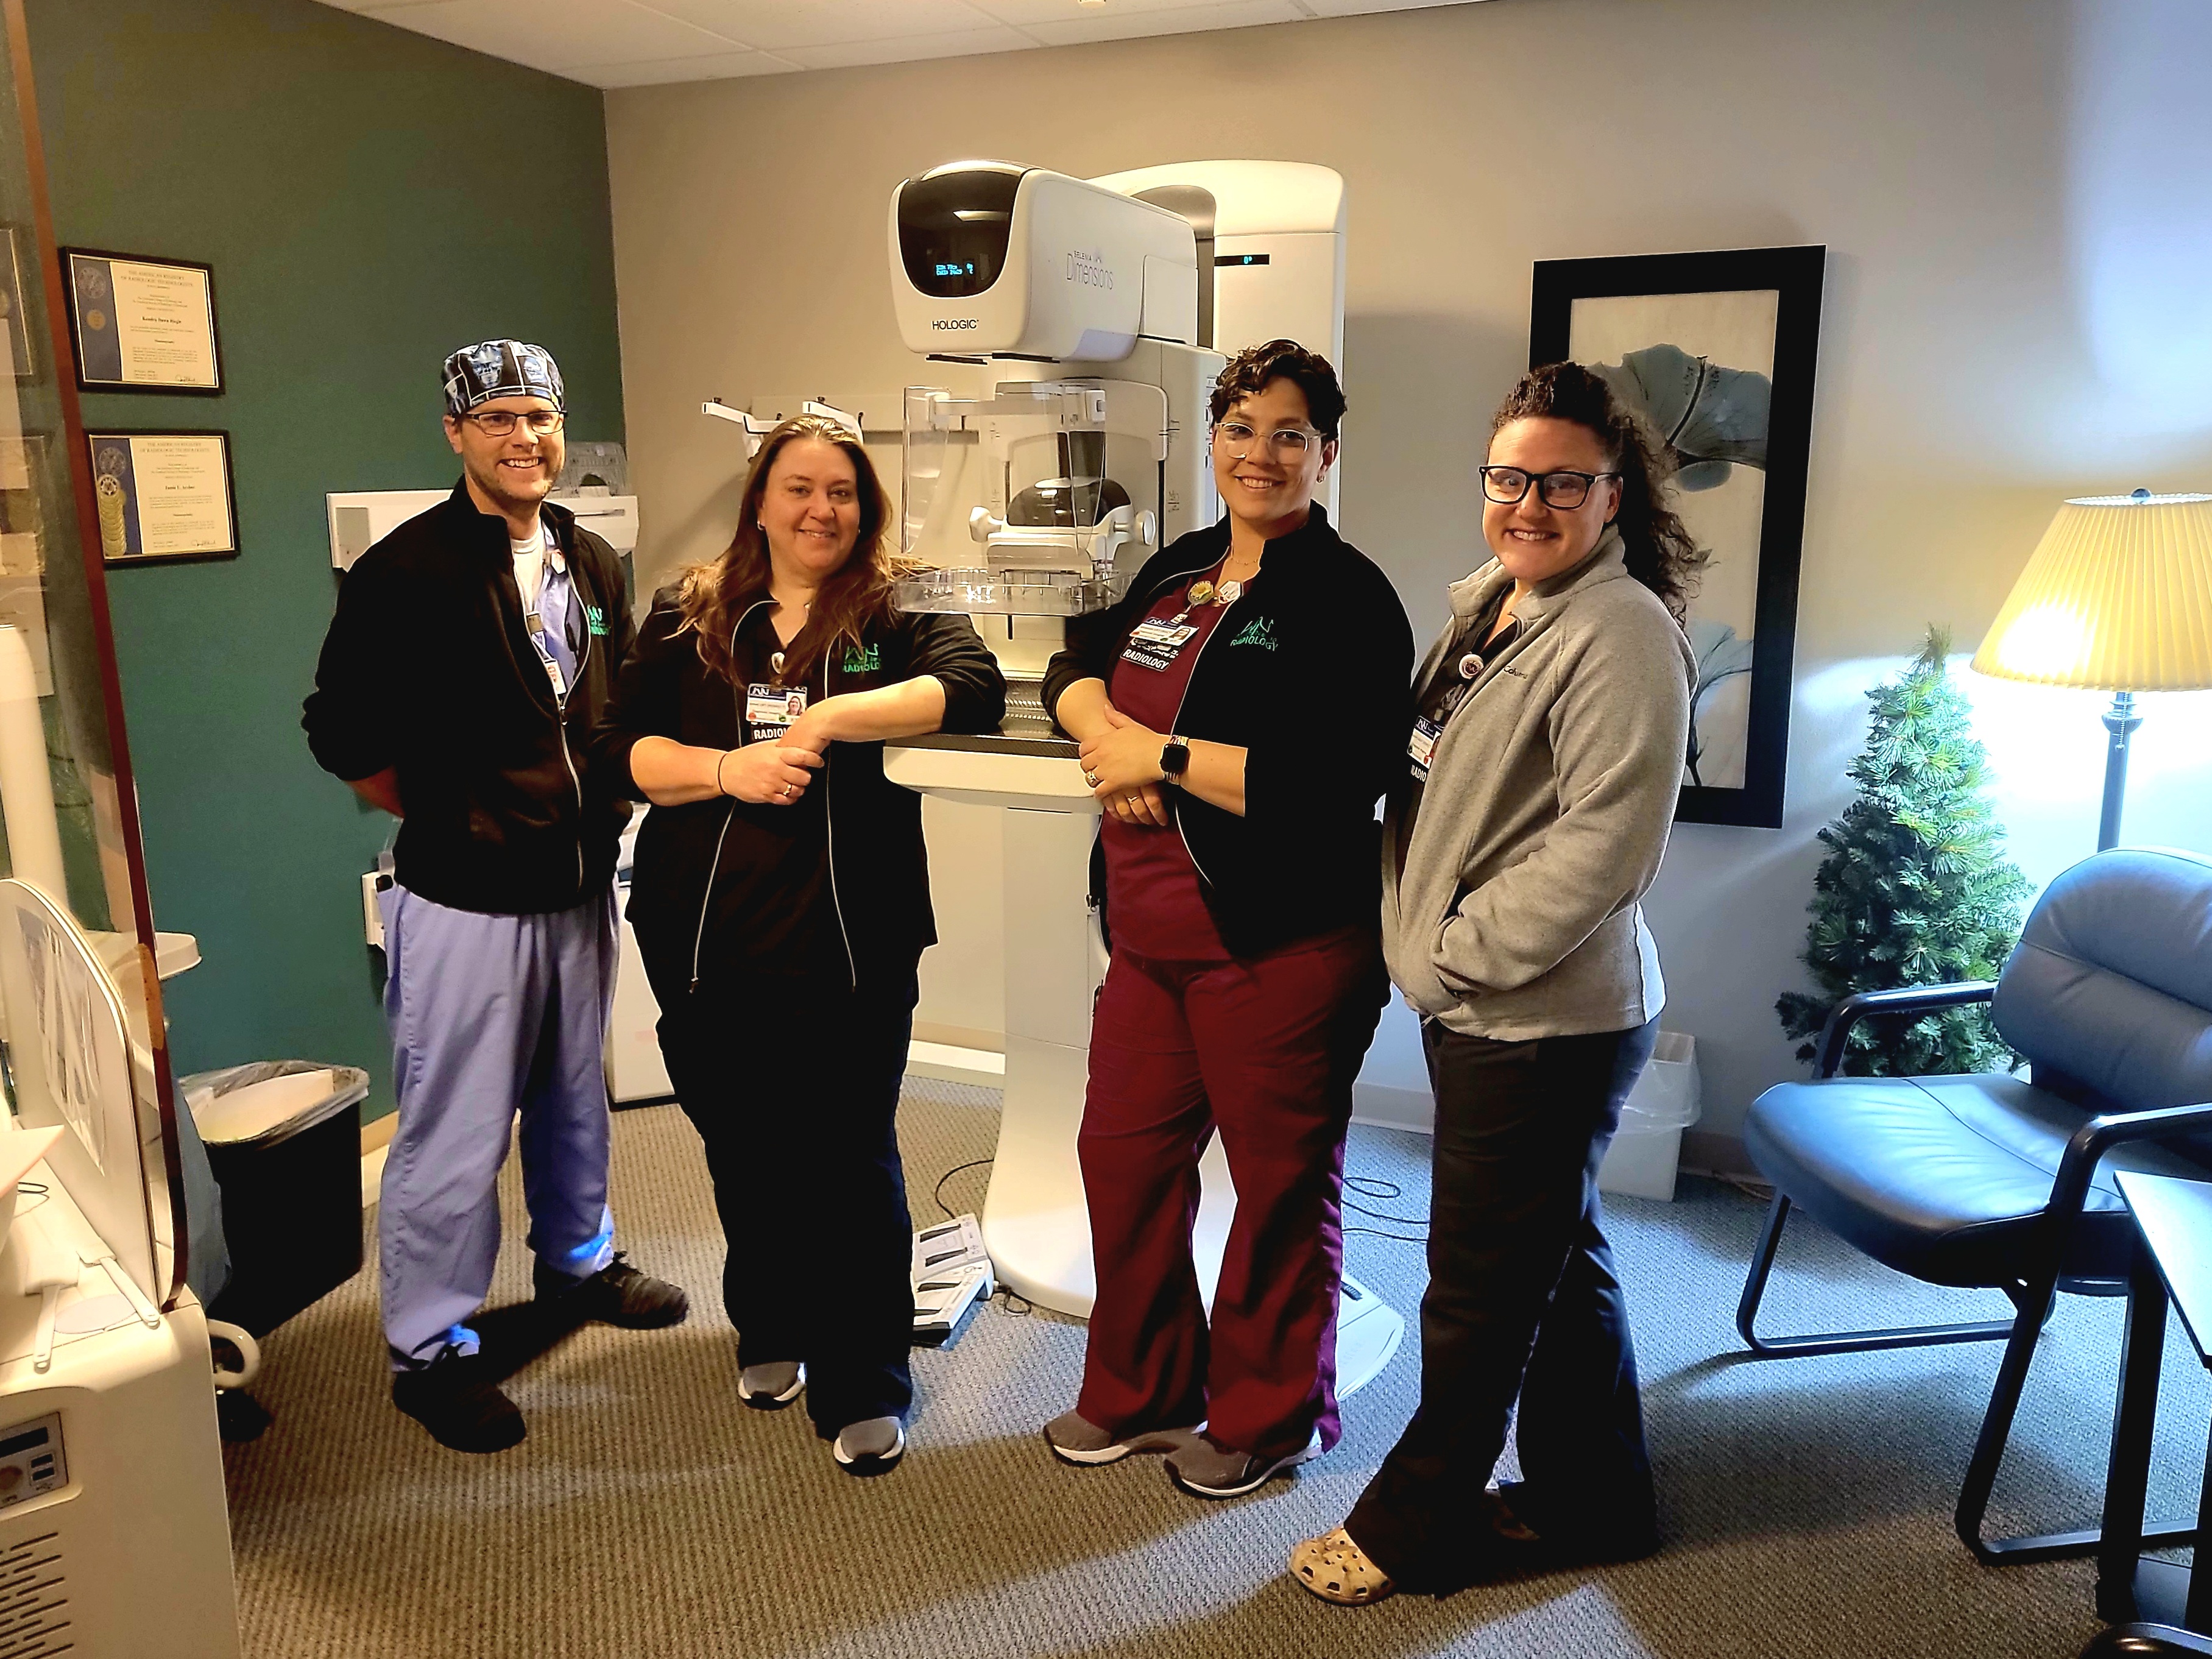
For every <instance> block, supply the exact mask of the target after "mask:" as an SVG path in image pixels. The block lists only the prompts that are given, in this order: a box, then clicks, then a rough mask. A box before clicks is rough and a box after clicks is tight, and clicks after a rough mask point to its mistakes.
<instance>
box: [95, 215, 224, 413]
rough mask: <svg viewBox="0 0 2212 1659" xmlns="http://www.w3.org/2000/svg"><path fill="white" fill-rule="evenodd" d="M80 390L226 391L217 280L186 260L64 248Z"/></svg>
mask: <svg viewBox="0 0 2212 1659" xmlns="http://www.w3.org/2000/svg"><path fill="white" fill-rule="evenodd" d="M61 252H62V265H63V270H64V283H63V287H64V290H65V291H66V292H67V294H68V295H69V307H70V339H71V341H72V342H73V343H75V345H76V383H77V385H78V386H80V387H81V388H82V389H83V390H85V391H87V392H221V391H222V354H221V351H220V349H219V348H218V346H217V343H216V326H215V274H214V272H213V270H211V269H210V267H208V266H206V265H204V264H195V263H194V262H192V261H191V260H189V259H141V258H131V256H129V255H126V254H121V253H102V252H97V251H95V250H93V249H90V248H76V247H71V248H64V249H63V250H62V251H61Z"/></svg>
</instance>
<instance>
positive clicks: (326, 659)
mask: <svg viewBox="0 0 2212 1659" xmlns="http://www.w3.org/2000/svg"><path fill="white" fill-rule="evenodd" d="M538 511H539V514H540V516H541V518H542V519H543V520H544V525H545V533H546V538H547V541H548V544H550V546H552V547H555V548H557V549H558V550H560V552H561V554H562V557H563V558H564V559H565V560H566V561H567V563H568V580H569V581H570V583H571V584H572V585H573V589H574V605H575V607H576V614H577V615H578V616H579V617H580V618H581V622H582V626H581V628H580V629H571V632H570V638H571V639H572V640H578V641H579V643H580V650H579V651H578V653H577V663H576V674H575V681H574V684H573V685H571V686H570V688H569V690H568V697H567V700H566V706H565V708H564V707H563V706H562V703H561V702H557V701H556V698H555V696H554V694H553V685H552V682H551V680H550V678H548V676H547V674H546V672H545V668H544V663H543V662H542V661H541V659H539V657H538V647H536V646H535V645H534V644H533V643H532V641H531V638H530V635H529V634H528V633H527V632H526V631H525V629H524V625H523V612H522V595H521V592H520V589H518V588H517V587H516V586H515V581H514V559H513V549H512V547H511V546H510V544H509V543H508V540H507V521H506V520H503V519H500V518H497V517H495V516H493V515H492V514H489V513H480V512H478V511H477V507H476V503H475V502H474V501H472V500H471V498H470V496H469V494H468V489H467V487H466V485H465V484H458V485H456V486H455V487H454V489H453V495H451V496H449V497H448V498H447V500H446V501H445V502H444V503H443V504H442V505H441V506H438V507H432V508H431V509H430V510H429V511H428V512H427V513H422V514H420V515H418V516H417V517H416V518H412V519H410V520H408V521H407V522H406V523H405V524H404V525H401V526H399V528H398V529H397V530H395V531H393V532H392V533H391V534H390V535H389V536H386V538H384V539H383V540H382V541H380V542H379V543H377V544H376V545H375V546H374V547H372V548H370V549H369V550H368V552H366V553H364V554H362V556H361V557H360V558H359V559H357V560H356V561H355V562H354V566H353V568H351V569H350V570H349V571H348V572H347V573H346V574H345V578H344V580H343V581H342V582H341V583H340V584H339V587H338V604H337V615H336V616H334V617H332V618H331V629H330V632H329V634H328V635H325V638H324V641H323V653H322V659H321V660H320V661H319V663H318V664H317V665H316V668H315V690H314V691H313V694H312V695H311V696H309V697H308V698H307V707H306V711H305V714H304V717H303V718H302V720H301V725H303V726H306V727H307V744H308V747H309V748H310V749H312V750H313V751H314V756H315V760H316V762H317V763H318V764H319V765H320V766H321V767H322V768H323V769H324V770H325V771H327V772H331V773H335V774H336V775H337V776H339V777H341V778H343V779H345V780H347V781H349V782H350V781H354V780H356V779H358V778H366V777H370V776H373V775H375V774H376V773H379V772H381V771H383V770H384V769H385V768H386V767H396V768H398V784H399V799H400V804H401V805H402V806H404V808H405V809H406V817H405V819H404V822H403V823H402V824H401V826H400V830H399V840H398V845H397V846H396V847H395V848H393V858H394V860H395V864H396V870H395V874H396V875H397V877H398V881H399V883H400V884H401V885H402V886H404V887H405V888H407V889H408V890H409V891H410V892H414V893H418V894H420V895H421V896H422V897H424V898H427V899H428V900H430V901H431V902H434V903H437V904H443V905H447V906H450V907H451V908H454V909H459V910H478V911H486V912H489V913H491V914H494V915H531V914H533V913H537V912H541V911H549V910H565V909H568V908H572V907H573V906H574V905H577V904H580V903H581V902H584V901H585V900H586V898H588V897H591V896H593V895H595V894H598V893H601V892H604V891H605V890H606V887H607V884H608V882H609V881H610V880H611V878H613V875H614V867H615V843H616V841H617V837H618V836H620V835H621V833H622V828H623V823H625V822H626V821H627V819H628V817H629V802H628V801H627V800H626V799H623V785H624V780H623V778H622V776H621V775H620V774H619V773H612V772H609V771H607V770H606V769H603V768H593V767H592V766H591V765H590V764H589V763H588V759H587V757H586V738H588V736H589V733H590V732H591V728H592V721H593V720H595V719H597V718H598V715H599V710H600V708H602V707H603V706H604V705H605V702H606V700H607V694H608V691H609V689H610V688H611V685H612V684H613V683H614V675H615V670H616V668H617V666H618V665H620V663H621V661H622V659H623V655H624V654H625V653H627V652H628V651H629V644H630V636H631V632H632V629H631V627H630V621H629V609H628V607H627V606H626V605H624V603H623V570H622V563H621V561H620V560H619V559H618V558H617V556H616V554H615V551H614V550H613V549H612V548H611V547H609V546H608V545H607V544H606V543H605V542H604V541H602V540H600V539H599V537H597V536H595V535H593V534H592V532H590V531H588V530H585V529H582V528H581V527H580V526H578V525H577V523H576V521H575V518H574V515H573V514H572V513H569V512H568V509H566V508H565V507H559V506H556V505H555V504H554V503H553V502H551V501H547V502H545V503H544V505H543V506H542V507H540V508H539V509H538Z"/></svg>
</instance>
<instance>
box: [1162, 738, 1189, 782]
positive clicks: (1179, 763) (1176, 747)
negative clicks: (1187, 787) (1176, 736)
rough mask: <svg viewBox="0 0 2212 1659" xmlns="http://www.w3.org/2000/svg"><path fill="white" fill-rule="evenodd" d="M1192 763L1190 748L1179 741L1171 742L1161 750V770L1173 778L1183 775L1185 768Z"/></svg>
mask: <svg viewBox="0 0 2212 1659" xmlns="http://www.w3.org/2000/svg"><path fill="white" fill-rule="evenodd" d="M1189 764H1190V750H1188V749H1186V748H1185V747H1183V745H1182V744H1179V743H1171V744H1168V745H1167V746H1166V747H1165V748H1164V749H1163V750H1160V770H1161V771H1163V772H1164V773H1166V774H1167V775H1169V776H1170V777H1171V778H1179V777H1181V776H1182V770H1183V768H1185V767H1186V766H1188V765H1189Z"/></svg>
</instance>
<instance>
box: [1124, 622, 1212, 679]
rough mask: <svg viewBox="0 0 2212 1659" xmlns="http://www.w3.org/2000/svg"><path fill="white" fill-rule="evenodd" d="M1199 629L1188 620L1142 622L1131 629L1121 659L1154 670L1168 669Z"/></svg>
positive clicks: (1161, 671) (1155, 671)
mask: <svg viewBox="0 0 2212 1659" xmlns="http://www.w3.org/2000/svg"><path fill="white" fill-rule="evenodd" d="M1197 632H1198V629H1196V628H1195V627H1194V626H1193V625H1192V624H1190V623H1166V622H1141V623H1138V624H1137V625H1136V626H1135V627H1134V628H1133V629H1130V630H1129V643H1128V645H1127V647H1124V648H1123V650H1122V652H1121V660H1122V661H1123V662H1126V663H1133V664H1134V665H1136V666H1137V667H1139V668H1149V669H1151V670H1152V671H1153V672H1154V673H1163V674H1164V673H1165V672H1166V671H1168V669H1169V668H1170V667H1172V666H1173V665H1174V663H1175V659H1176V655H1177V654H1178V653H1180V652H1181V651H1182V648H1183V647H1185V646H1186V645H1188V644H1189V643H1190V641H1191V637H1192V635H1195V634H1196V633H1197Z"/></svg>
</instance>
